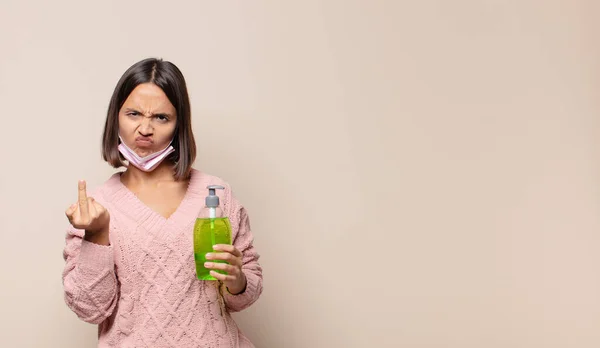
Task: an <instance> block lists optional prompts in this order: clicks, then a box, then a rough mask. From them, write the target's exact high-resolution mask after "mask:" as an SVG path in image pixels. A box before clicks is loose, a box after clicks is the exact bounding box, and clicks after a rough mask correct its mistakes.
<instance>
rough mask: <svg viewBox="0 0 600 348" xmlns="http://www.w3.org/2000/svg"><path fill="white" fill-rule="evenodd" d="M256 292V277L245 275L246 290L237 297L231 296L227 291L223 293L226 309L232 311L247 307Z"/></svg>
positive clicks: (250, 274) (249, 274)
mask: <svg viewBox="0 0 600 348" xmlns="http://www.w3.org/2000/svg"><path fill="white" fill-rule="evenodd" d="M257 290H258V277H257V276H256V275H255V274H253V273H248V274H246V289H244V291H242V292H241V293H239V294H237V295H233V294H231V293H230V292H229V291H228V290H227V289H226V291H224V294H223V295H224V298H225V302H226V303H227V307H229V308H231V309H232V310H234V311H238V310H242V309H244V308H246V307H248V305H249V304H251V303H252V302H253V300H254V297H255V296H256V292H257Z"/></svg>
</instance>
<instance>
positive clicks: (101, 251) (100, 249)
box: [79, 239, 114, 270]
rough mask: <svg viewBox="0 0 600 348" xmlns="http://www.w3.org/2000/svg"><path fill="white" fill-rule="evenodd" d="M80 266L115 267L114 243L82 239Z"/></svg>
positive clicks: (88, 267)
mask: <svg viewBox="0 0 600 348" xmlns="http://www.w3.org/2000/svg"><path fill="white" fill-rule="evenodd" d="M79 266H80V267H84V268H86V269H94V270H102V269H107V268H108V269H113V267H114V256H113V248H112V245H108V246H107V245H100V244H96V243H92V242H88V241H87V240H85V239H82V240H81V250H80V252H79Z"/></svg>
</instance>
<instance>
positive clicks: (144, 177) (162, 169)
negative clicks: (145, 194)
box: [121, 161, 175, 186]
mask: <svg viewBox="0 0 600 348" xmlns="http://www.w3.org/2000/svg"><path fill="white" fill-rule="evenodd" d="M174 181H175V176H174V175H173V163H171V162H168V161H164V162H162V163H161V164H159V165H158V167H156V169H154V170H153V171H151V172H144V171H142V170H140V169H138V168H136V167H135V166H132V165H130V166H129V167H127V170H125V171H124V172H123V174H121V182H123V184H125V186H129V185H132V186H138V185H148V184H150V185H155V184H158V183H164V182H174Z"/></svg>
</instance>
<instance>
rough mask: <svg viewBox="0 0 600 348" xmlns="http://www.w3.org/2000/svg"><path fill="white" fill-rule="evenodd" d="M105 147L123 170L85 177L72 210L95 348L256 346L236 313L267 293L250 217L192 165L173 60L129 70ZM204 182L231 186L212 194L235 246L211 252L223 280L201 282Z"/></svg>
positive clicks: (76, 275) (70, 300)
mask: <svg viewBox="0 0 600 348" xmlns="http://www.w3.org/2000/svg"><path fill="white" fill-rule="evenodd" d="M102 155H103V158H104V160H106V161H107V162H108V163H109V164H111V165H112V166H113V167H115V168H119V167H121V166H125V167H126V169H125V171H124V172H117V173H115V174H113V175H112V176H111V177H110V178H109V179H108V180H107V181H106V182H105V183H104V184H103V185H101V186H100V187H98V188H97V189H95V190H94V191H93V192H90V193H88V192H87V190H86V183H85V181H80V182H79V186H78V199H77V202H76V203H75V204H73V205H71V206H70V207H69V208H68V209H67V211H66V215H67V218H68V219H69V222H70V226H69V229H68V231H67V235H66V246H65V248H64V259H65V262H66V264H65V269H64V272H63V284H64V292H65V301H66V303H67V305H68V306H69V308H71V310H72V311H73V312H75V313H76V314H77V316H78V317H79V318H81V319H82V320H84V321H86V322H88V323H93V324H99V327H98V335H99V339H98V347H119V348H126V347H153V348H157V347H253V345H252V343H250V341H249V340H248V339H247V338H246V337H245V336H244V335H243V334H242V333H241V332H240V331H239V329H238V327H237V325H236V323H235V322H234V320H233V319H232V318H231V316H230V314H229V313H230V312H235V311H240V310H243V309H245V308H247V307H248V306H250V305H251V304H252V303H254V302H255V301H256V300H257V299H258V297H259V296H260V294H261V292H262V268H261V266H260V264H259V263H258V259H259V255H258V254H257V252H256V250H255V249H254V247H253V236H252V232H251V230H250V224H249V219H248V214H247V212H246V210H245V209H244V207H243V206H242V205H241V204H240V203H239V202H238V200H237V199H236V198H235V197H234V196H233V195H232V192H231V189H230V187H229V186H228V185H227V183H225V182H223V181H222V180H221V179H219V178H217V177H214V176H211V175H208V174H206V173H203V172H200V171H198V170H196V169H193V168H192V163H193V162H194V159H195V156H196V145H195V142H194V135H193V133H192V125H191V112H190V103H189V98H188V93H187V87H186V83H185V79H184V77H183V75H182V74H181V72H180V71H179V69H178V68H177V67H176V66H175V65H174V64H172V63H170V62H167V61H162V60H160V59H145V60H142V61H140V62H138V63H136V64H134V65H133V66H131V67H130V68H129V69H128V70H127V71H126V72H125V73H124V75H123V76H122V77H121V79H120V80H119V82H118V84H117V86H116V88H115V90H114V93H113V95H112V98H111V100H110V104H109V108H108V114H107V118H106V123H105V126H104V135H103V138H102ZM208 185H221V186H224V187H225V190H222V192H217V193H218V194H219V196H220V197H221V199H220V201H221V203H222V206H223V209H224V211H225V213H226V214H227V216H228V217H229V219H230V221H231V226H232V241H233V245H215V246H214V249H215V251H218V252H215V253H209V254H207V255H206V257H207V259H208V260H209V261H207V263H206V264H205V266H206V267H207V268H210V269H211V274H212V275H213V276H214V277H215V278H217V279H218V281H200V280H198V279H197V277H196V269H195V262H194V255H193V244H192V241H193V238H192V235H193V234H192V231H193V226H194V223H195V220H196V217H197V216H198V213H199V212H200V209H201V208H202V206H203V204H204V198H205V196H206V195H207V194H208V190H207V189H206V187H207V186H208ZM210 260H225V261H226V263H222V262H219V263H217V262H210ZM216 270H222V271H225V274H221V273H219V272H215V271H216Z"/></svg>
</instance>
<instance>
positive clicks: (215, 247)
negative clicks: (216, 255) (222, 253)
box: [213, 244, 221, 250]
mask: <svg viewBox="0 0 600 348" xmlns="http://www.w3.org/2000/svg"><path fill="white" fill-rule="evenodd" d="M220 247H221V246H219V245H218V244H215V245H213V249H215V250H218V249H219V248H220Z"/></svg>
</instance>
